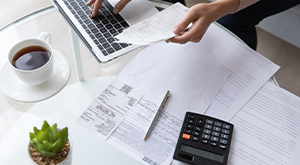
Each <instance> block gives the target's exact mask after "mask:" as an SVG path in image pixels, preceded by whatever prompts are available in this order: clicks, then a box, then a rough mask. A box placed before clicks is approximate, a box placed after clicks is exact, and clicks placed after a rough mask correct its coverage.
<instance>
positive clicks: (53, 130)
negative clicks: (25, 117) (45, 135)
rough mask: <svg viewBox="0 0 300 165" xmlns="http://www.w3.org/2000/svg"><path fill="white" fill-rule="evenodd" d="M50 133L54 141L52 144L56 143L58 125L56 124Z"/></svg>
mask: <svg viewBox="0 0 300 165" xmlns="http://www.w3.org/2000/svg"><path fill="white" fill-rule="evenodd" d="M49 133H50V136H51V139H52V140H53V141H52V142H54V141H56V140H55V139H56V138H55V137H56V133H57V124H56V123H55V124H53V125H52V126H51V128H50V131H49Z"/></svg>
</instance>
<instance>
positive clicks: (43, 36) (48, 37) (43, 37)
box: [39, 32, 51, 45]
mask: <svg viewBox="0 0 300 165" xmlns="http://www.w3.org/2000/svg"><path fill="white" fill-rule="evenodd" d="M39 39H41V40H44V41H46V42H47V43H48V44H49V45H51V35H50V34H49V33H47V32H42V33H41V34H40V35H39Z"/></svg>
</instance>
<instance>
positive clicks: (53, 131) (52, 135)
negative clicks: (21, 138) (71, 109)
mask: <svg viewBox="0 0 300 165" xmlns="http://www.w3.org/2000/svg"><path fill="white" fill-rule="evenodd" d="M33 131H34V132H33V133H32V132H30V133H29V136H30V143H31V144H32V147H33V148H34V149H35V150H36V151H37V152H39V153H40V154H41V155H42V156H45V157H53V156H55V155H56V154H57V153H58V152H59V151H61V150H62V149H63V148H64V147H65V145H66V143H67V141H68V127H65V128H63V129H62V130H60V131H59V132H58V131H57V124H53V125H52V126H51V127H50V126H49V124H48V123H47V121H44V123H43V126H42V128H41V130H38V129H37V128H36V127H34V128H33Z"/></svg>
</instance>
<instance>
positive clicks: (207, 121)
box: [206, 119, 214, 125]
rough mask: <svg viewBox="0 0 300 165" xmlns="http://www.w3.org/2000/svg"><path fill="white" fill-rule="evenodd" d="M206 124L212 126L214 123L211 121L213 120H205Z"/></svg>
mask: <svg viewBox="0 0 300 165" xmlns="http://www.w3.org/2000/svg"><path fill="white" fill-rule="evenodd" d="M206 123H207V124H211V125H212V124H213V123H214V121H213V120H210V119H206Z"/></svg>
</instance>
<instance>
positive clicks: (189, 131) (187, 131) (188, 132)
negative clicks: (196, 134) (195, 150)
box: [184, 129, 192, 134]
mask: <svg viewBox="0 0 300 165" xmlns="http://www.w3.org/2000/svg"><path fill="white" fill-rule="evenodd" d="M184 132H185V133H187V134H191V133H192V130H190V129H184Z"/></svg>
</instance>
